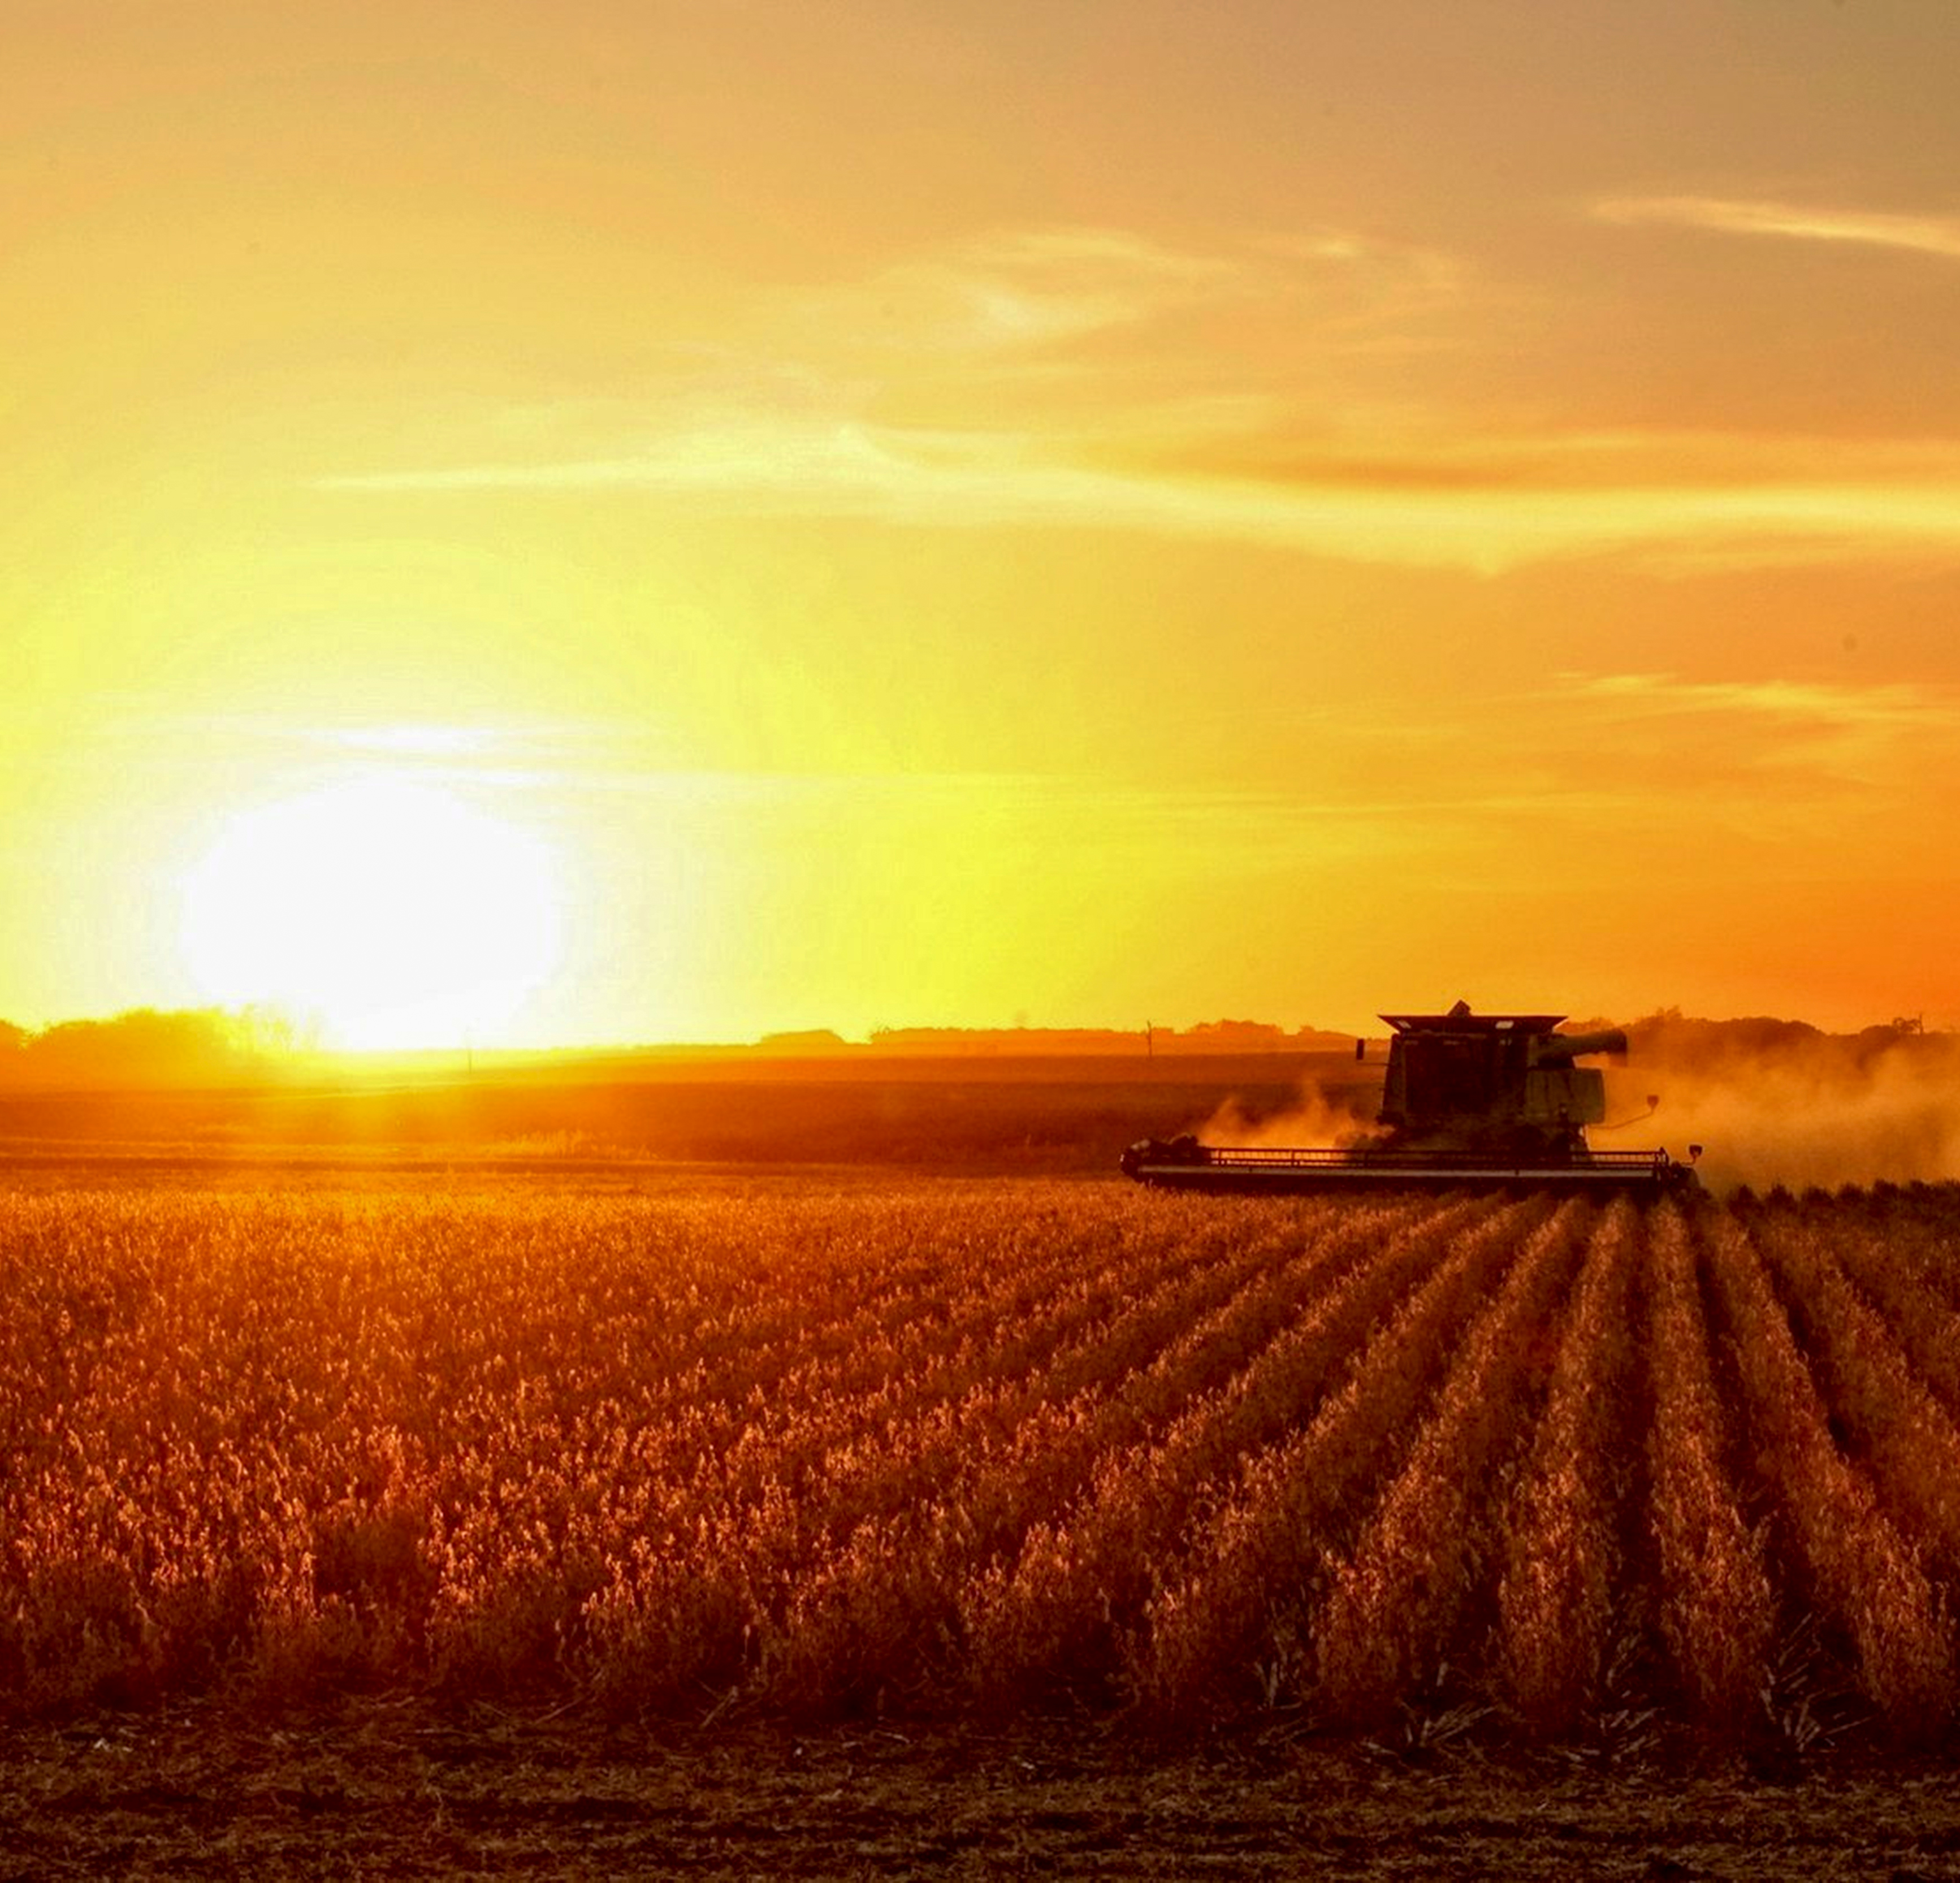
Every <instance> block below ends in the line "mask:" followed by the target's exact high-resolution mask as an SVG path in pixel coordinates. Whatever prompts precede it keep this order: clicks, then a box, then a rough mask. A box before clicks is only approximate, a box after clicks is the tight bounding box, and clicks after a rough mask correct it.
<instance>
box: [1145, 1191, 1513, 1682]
mask: <svg viewBox="0 0 1960 1883" xmlns="http://www.w3.org/2000/svg"><path fill="white" fill-rule="evenodd" d="M1548 1213H1549V1212H1548V1206H1547V1205H1546V1204H1545V1203H1544V1202H1543V1201H1541V1200H1533V1201H1529V1202H1525V1203H1517V1204H1497V1205H1493V1206H1491V1208H1490V1210H1489V1211H1488V1213H1487V1214H1485V1215H1484V1216H1483V1217H1481V1218H1480V1219H1478V1220H1477V1221H1476V1222H1475V1225H1474V1226H1472V1228H1470V1229H1467V1230H1466V1231H1465V1233H1464V1235H1463V1236H1462V1238H1461V1239H1460V1240H1459V1242H1457V1244H1456V1246H1455V1247H1454V1248H1453V1249H1452V1250H1451V1251H1450V1253H1449V1259H1448V1260H1447V1261H1446V1262H1445V1264H1443V1267H1442V1268H1440V1269H1438V1270H1437V1271H1436V1273H1435V1274H1433V1275H1432V1276H1431V1277H1430V1279H1429V1280H1428V1281H1427V1282H1426V1283H1424V1285H1423V1287H1421V1289H1420V1290H1418V1292H1417V1293H1416V1294H1415V1295H1414V1296H1413V1297H1412V1298H1411V1299H1409V1300H1408V1302H1406V1303H1405V1304H1404V1305H1403V1306H1402V1309H1401V1310H1400V1311H1399V1312H1398V1313H1397V1315H1395V1318H1394V1320H1393V1321H1392V1322H1391V1323H1390V1324H1389V1326H1388V1327H1387V1328H1385V1329H1384V1330H1383V1331H1382V1333H1381V1334H1379V1335H1378V1336H1377V1337H1376V1338H1375V1339H1374V1340H1373V1341H1372V1342H1370V1344H1369V1346H1368V1347H1367V1350H1366V1353H1365V1355H1364V1357H1363V1361H1362V1363H1361V1365H1360V1367H1359V1369H1357V1371H1356V1372H1354V1374H1353V1375H1352V1376H1351V1377H1350V1378H1349V1379H1348V1383H1347V1384H1346V1385H1344V1387H1343V1388H1341V1391H1340V1392H1339V1393H1338V1394H1337V1395H1335V1397H1334V1398H1332V1399H1330V1400H1328V1401H1326V1402H1325V1404H1323V1405H1322V1407H1321V1409H1320V1411H1319V1413H1318V1414H1316V1416H1315V1417H1314V1420H1313V1423H1311V1424H1310V1425H1309V1426H1308V1427H1307V1428H1306V1430H1305V1431H1304V1432H1302V1433H1300V1434H1298V1435H1297V1436H1296V1437H1294V1438H1292V1439H1288V1440H1287V1441H1286V1442H1284V1443H1283V1444H1281V1445H1280V1446H1278V1447H1276V1448H1274V1449H1271V1450H1270V1451H1268V1452H1265V1454H1263V1455H1260V1456H1258V1458H1255V1460H1254V1461H1253V1462H1252V1465H1250V1466H1249V1468H1248V1469H1247V1470H1246V1472H1245V1474H1244V1475H1243V1477H1242V1478H1241V1480H1240V1481H1239V1484H1238V1485H1237V1487H1236V1489H1235V1490H1234V1491H1233V1494H1232V1496H1231V1497H1230V1500H1229V1501H1227V1503H1225V1504H1224V1505H1223V1507H1222V1508H1221V1509H1220V1510H1219V1511H1218V1512H1217V1514H1216V1515H1215V1516H1214V1517H1213V1518H1212V1519H1211V1520H1210V1522H1208V1524H1207V1525H1206V1527H1205V1531H1204V1535H1203V1536H1202V1538H1201V1540H1200V1541H1199V1543H1198V1546H1197V1547H1196V1548H1195V1550H1194V1551H1193V1552H1192V1556H1191V1558H1190V1560H1189V1562H1188V1566H1187V1569H1186V1573H1185V1576H1184V1577H1183V1579H1182V1580H1181V1581H1180V1582H1179V1583H1178V1584H1177V1585H1176V1586H1174V1587H1172V1588H1169V1589H1164V1590H1163V1591H1161V1592H1160V1593H1159V1594H1158V1595H1157V1597H1156V1598H1154V1599H1153V1601H1152V1602H1150V1605H1149V1608H1148V1609H1147V1613H1146V1626H1147V1632H1146V1633H1145V1634H1144V1636H1143V1638H1142V1639H1141V1640H1140V1641H1138V1643H1136V1644H1135V1646H1134V1649H1133V1650H1132V1652H1131V1655H1130V1656H1129V1660H1130V1668H1129V1672H1130V1678H1131V1683H1132V1687H1133V1691H1134V1695H1135V1698H1136V1700H1137V1703H1138V1706H1139V1708H1140V1710H1141V1711H1142V1712H1143V1713H1144V1714H1145V1715H1146V1716H1150V1717H1152V1718H1154V1719H1159V1720H1161V1721H1167V1720H1169V1719H1173V1718H1176V1717H1179V1716H1183V1715H1185V1714H1187V1713H1189V1712H1191V1711H1192V1710H1194V1709H1195V1707H1196V1706H1198V1704H1199V1703H1201V1700H1202V1699H1203V1697H1204V1696H1205V1694H1208V1692H1209V1691H1211V1689H1212V1688H1214V1687H1215V1686H1216V1685H1217V1684H1218V1683H1219V1682H1220V1680H1221V1679H1223V1680H1224V1681H1231V1680H1232V1679H1233V1678H1235V1677H1236V1678H1243V1677H1244V1676H1245V1675H1247V1674H1249V1673H1250V1672H1251V1671H1252V1662H1253V1661H1254V1659H1255V1657H1256V1656H1257V1654H1258V1651H1259V1649H1261V1647H1262V1645H1264V1644H1265V1643H1264V1637H1265V1636H1267V1634H1268V1630H1269V1628H1270V1627H1271V1624H1272V1622H1273V1621H1274V1618H1275V1617H1276V1616H1278V1615H1281V1614H1284V1613H1285V1612H1286V1611H1290V1610H1295V1609H1297V1608H1299V1607H1300V1604H1301V1601H1302V1598H1303V1595H1304V1592H1305V1589H1306V1582H1307V1580H1308V1578H1309V1574H1310V1573H1311V1572H1313V1570H1315V1569H1316V1567H1318V1565H1319V1563H1320V1561H1321V1560H1322V1556H1323V1554H1324V1553H1325V1551H1326V1550H1327V1548H1328V1545H1329V1544H1330V1542H1331V1541H1332V1528H1333V1526H1334V1525H1335V1522H1337V1520H1338V1517H1339V1516H1340V1513H1341V1510H1342V1509H1343V1508H1344V1506H1346V1505H1347V1504H1348V1503H1350V1502H1351V1501H1354V1500H1358V1499H1359V1498H1360V1497H1361V1496H1362V1495H1363V1494H1364V1493H1366V1491H1367V1488H1368V1487H1370V1486H1371V1485H1372V1484H1374V1483H1375V1481H1376V1478H1377V1477H1378V1474H1379V1472H1380V1471H1381V1470H1382V1469H1383V1467H1384V1466H1385V1465H1387V1464H1390V1463H1392V1460H1393V1458H1394V1457H1395V1455H1396V1454H1397V1453H1398V1452H1399V1450H1400V1449H1401V1446H1400V1444H1399V1442H1398V1441H1401V1440H1402V1438H1403V1436H1404V1435H1405V1434H1406V1433H1408V1431H1409V1430H1410V1429H1411V1426H1412V1424H1413V1423H1414V1421H1415V1420H1417V1419H1418V1418H1419V1417H1420V1416H1421V1412H1422V1409H1423V1407H1424V1406H1425V1405H1426V1404H1427V1403H1428V1401H1429V1400H1430V1397H1431V1395H1432V1394H1433V1391H1434V1389H1435V1384H1436V1382H1437V1378H1438V1376H1440V1374H1441V1372H1442V1371H1443V1366H1444V1355H1445V1354H1446V1352H1447V1350H1448V1343H1449V1331H1450V1330H1451V1329H1452V1328H1453V1327H1455V1326H1456V1325H1457V1324H1458V1323H1459V1322H1460V1321H1461V1320H1462V1318H1463V1317H1464V1315H1465V1314H1466V1313H1467V1312H1469V1311H1470V1309H1471V1308H1472V1304H1473V1303H1475V1301H1477V1300H1478V1299H1479V1298H1480V1297H1481V1296H1482V1295H1483V1294H1484V1293H1486V1292H1487V1291H1488V1289H1489V1287H1491V1284H1492V1283H1493V1282H1494V1280H1496V1278H1497V1277H1498V1276H1500V1274H1503V1271H1504V1269H1505V1268H1506V1267H1507V1264H1508V1261H1509V1259H1510V1257H1511V1255H1512V1254H1513V1251H1514V1250H1515V1249H1516V1247H1517V1246H1518V1243H1519V1240H1520V1239H1525V1238H1529V1236H1531V1235H1532V1233H1533V1232H1535V1230H1536V1229H1538V1227H1539V1226H1542V1223H1544V1221H1545V1218H1546V1217H1547V1215H1548Z"/></svg>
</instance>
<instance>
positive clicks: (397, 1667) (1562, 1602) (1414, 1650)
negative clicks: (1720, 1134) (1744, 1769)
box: [0, 1179, 1960, 1758]
mask: <svg viewBox="0 0 1960 1883" xmlns="http://www.w3.org/2000/svg"><path fill="white" fill-rule="evenodd" d="M1956 1226H1960V1198H1956V1195H1955V1193H1954V1192H1953V1191H1951V1190H1949V1189H1947V1188H1925V1187H1922V1188H1885V1187H1880V1188H1876V1189H1872V1190H1866V1191H1845V1192H1842V1193H1839V1194H1835V1195H1826V1194H1822V1193H1813V1194H1811V1195H1809V1196H1806V1197H1805V1198H1800V1199H1799V1198H1791V1197H1789V1196H1787V1195H1785V1194H1774V1195H1773V1196H1771V1197H1770V1198H1764V1199H1758V1198H1752V1197H1749V1196H1748V1195H1746V1194H1745V1195H1744V1196H1742V1197H1741V1198H1738V1199H1736V1200H1734V1201H1731V1202H1729V1203H1728V1204H1717V1203H1713V1202H1706V1201H1704V1202H1701V1203H1699V1204H1693V1205H1691V1206H1689V1207H1682V1206H1681V1205H1678V1204H1672V1203H1669V1204H1656V1205H1653V1206H1651V1207H1646V1208H1641V1207H1636V1206H1634V1205H1633V1204H1629V1203H1627V1202H1624V1201H1615V1202H1602V1201H1598V1200H1595V1199H1590V1198H1585V1199H1576V1200H1570V1201H1548V1200H1546V1199H1544V1198H1505V1197H1497V1198H1472V1197H1454V1198H1452V1197H1446V1198H1402V1199H1376V1200H1370V1201H1366V1202H1360V1201H1356V1200H1354V1199H1351V1198H1350V1199H1339V1200H1327V1201H1317V1200H1310V1199H1309V1200H1299V1201H1290V1202H1287V1201H1274V1200H1264V1201H1215V1200H1214V1201H1206V1200H1202V1199H1189V1198H1176V1197H1172V1196H1164V1195H1159V1194H1150V1193H1146V1192H1141V1191H1134V1190H1131V1188H1128V1186H1125V1185H1118V1184H1113V1183H1107V1182H1050V1181H1029V1182H1018V1183H1011V1184H1001V1183H985V1184H983V1183H978V1182H934V1181H930V1180H922V1179H913V1180H905V1181H898V1182H851V1181H848V1180H844V1179H838V1180H835V1181H823V1180H818V1179H799V1180H778V1181H775V1182H770V1183H767V1184H749V1185H739V1186H738V1185H734V1184H733V1183H722V1184H720V1185H715V1184H711V1183H709V1182H705V1181H704V1182H698V1183H695V1184H692V1185H686V1184H679V1185H668V1186H667V1187H665V1188H658V1189H647V1190H642V1191H634V1190H632V1189H630V1188H624V1187H622V1188H616V1189H600V1188H585V1189H581V1188H576V1187H574V1186H572V1185H562V1186H552V1185H548V1184H545V1183H543V1182H535V1181H531V1180H517V1181H511V1182H505V1183H503V1184H501V1185H499V1184H495V1183H492V1182H488V1181H483V1182H476V1183H474V1184H473V1185H466V1186H465V1187H462V1188H456V1189H453V1190H447V1191H434V1192H431V1191H429V1190H428V1189H427V1188H409V1187H406V1186H402V1187H397V1188H392V1189H391V1188H388V1187H387V1186H380V1187H376V1186H374V1185H369V1186H368V1187H366V1188H358V1189H345V1190H342V1189H338V1188H334V1187H333V1185H331V1184H322V1185H317V1186H316V1187H313V1188H285V1189H280V1190H272V1191H261V1190H256V1189H253V1188H249V1187H244V1186H238V1187H231V1188H214V1187H199V1186H197V1185H189V1186H183V1185H178V1186H172V1185H164V1186H161V1187H151V1188H135V1187H104V1188H97V1189H93V1190H77V1189H72V1188H62V1187H59V1186H48V1187H43V1188H18V1189H16V1190H14V1191H9V1192H6V1193H0V1326H4V1327H5V1330H6V1334H5V1342H4V1345H0V1458H4V1459H5V1467H4V1476H0V1592H4V1601H0V1695H4V1696H5V1706H7V1707H8V1709H10V1710H11V1712H12V1714H13V1716H14V1718H15V1719H22V1718H27V1717H43V1718H48V1717H57V1718H58V1717H60V1716H64V1715H66V1714H69V1713H73V1712H75V1710H78V1709H83V1708H87V1707H90V1706H100V1705H102V1704H103V1703H115V1704H119V1705H132V1704H133V1705H135V1706H138V1707H141V1706H148V1705H156V1704H162V1703H170V1702H171V1701H173V1700H183V1699H185V1698H187V1697H193V1696H199V1695H212V1694H221V1695H223V1696H224V1697H226V1698H227V1700H228V1702H236V1703H239V1704H240V1705H243V1706H246V1707H247V1708H248V1709H250V1708H251V1707H253V1706H259V1705H280V1706H283V1705H288V1704H291V1703H294V1702H308V1701H314V1700H320V1699H322V1698H329V1697H333V1696H336V1695H346V1694H361V1693H374V1692H384V1693H390V1694H413V1695H419V1696H423V1697H428V1698H430V1699H431V1700H436V1701H440V1702H443V1703H457V1702H482V1701H492V1702H498V1703H505V1704H509V1703H517V1702H519V1701H522V1702H524V1703H543V1702H545V1701H550V1702H552V1703H570V1704H574V1705H578V1706H582V1707H585V1708H588V1709H590V1710H595V1711H597V1713H600V1714H602V1715H603V1716H607V1717H611V1718H615V1719H628V1718H638V1719H645V1718H649V1717H658V1718H663V1719H675V1720H691V1721H694V1722H699V1721H701V1720H703V1719H721V1718H727V1719H771V1720H776V1721H788V1722H791V1723H792V1724H797V1723H810V1724H814V1723H816V1722H822V1721H828V1720H835V1719H869V1718H875V1719H880V1720H883V1721H904V1720H916V1719H937V1720H942V1721H944V1720H953V1721H961V1722H968V1723H969V1724H970V1723H972V1722H1001V1721H1006V1720H1011V1719H1029V1718H1037V1719H1038V1718H1051V1719H1052V1718H1054V1717H1057V1716H1064V1717H1075V1718H1081V1717H1083V1716H1085V1715H1086V1716H1093V1717H1094V1718H1096V1719H1101V1720H1103V1721H1105V1722H1108V1723H1109V1725H1110V1726H1111V1727H1112V1729H1115V1730H1118V1731H1120V1732H1125V1733H1134V1734H1135V1735H1138V1736H1139V1738H1142V1739H1148V1738H1150V1737H1152V1736H1153V1735H1158V1736H1161V1735H1167V1734H1168V1735H1179V1736H1182V1737H1188V1735H1190V1734H1192V1733H1193V1732H1201V1731H1205V1730H1210V1729H1216V1728H1217V1727H1219V1726H1221V1725H1229V1724H1230V1723H1231V1722H1243V1721H1245V1720H1248V1719H1276V1718H1277V1719H1286V1720H1288V1721H1290V1722H1293V1723H1294V1724H1295V1725H1296V1726H1297V1728H1298V1729H1299V1730H1300V1732H1303V1733H1309V1734H1313V1735H1324V1736H1325V1737H1327V1738H1331V1739H1333V1740H1337V1741H1338V1740H1350V1741H1368V1742H1372V1743H1382V1742H1384V1741H1386V1742H1389V1743H1401V1744H1404V1745H1415V1744H1418V1743H1421V1742H1440V1741H1444V1740H1447V1739H1451V1738H1468V1739H1472V1740H1477V1741H1487V1742H1488V1741H1504V1742H1507V1743H1515V1744H1527V1745H1528V1744H1533V1743H1536V1744H1548V1745H1562V1746H1567V1747H1570V1748H1578V1749H1582V1750H1583V1749H1586V1748H1591V1749H1593V1751H1605V1752H1608V1753H1611V1752H1613V1751H1616V1750H1624V1751H1641V1750H1652V1751H1657V1752H1661V1753H1665V1752H1666V1751H1667V1749H1668V1748H1670V1747H1674V1748H1692V1749H1696V1750H1698V1751H1700V1750H1705V1749H1707V1748H1721V1749H1726V1750H1729V1751H1735V1752H1737V1753H1739V1754H1746V1755H1748V1756H1750V1757H1771V1758H1774V1757H1778V1756H1786V1755H1787V1756H1789V1757H1793V1758H1794V1757H1801V1756H1802V1755H1803V1754H1804V1753H1806V1752H1807V1751H1812V1750H1816V1749H1822V1748H1824V1747H1826V1746H1828V1745H1849V1746H1857V1747H1865V1748H1933V1747H1936V1746H1938V1745H1939V1744H1940V1743H1941V1741H1942V1740H1943V1735H1945V1734H1946V1732H1947V1730H1948V1729H1949V1725H1950V1723H1951V1722H1952V1719H1953V1716H1954V1713H1955V1703H1956V1699H1960V1669H1956V1633H1955V1615H1954V1611H1955V1594H1956V1589H1960V1338H1956V1336H1960V1267H1956V1264H1955V1261H1954V1259H1953V1252H1954V1247H1955V1244H1954V1235H1955V1228H1956Z"/></svg>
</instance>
